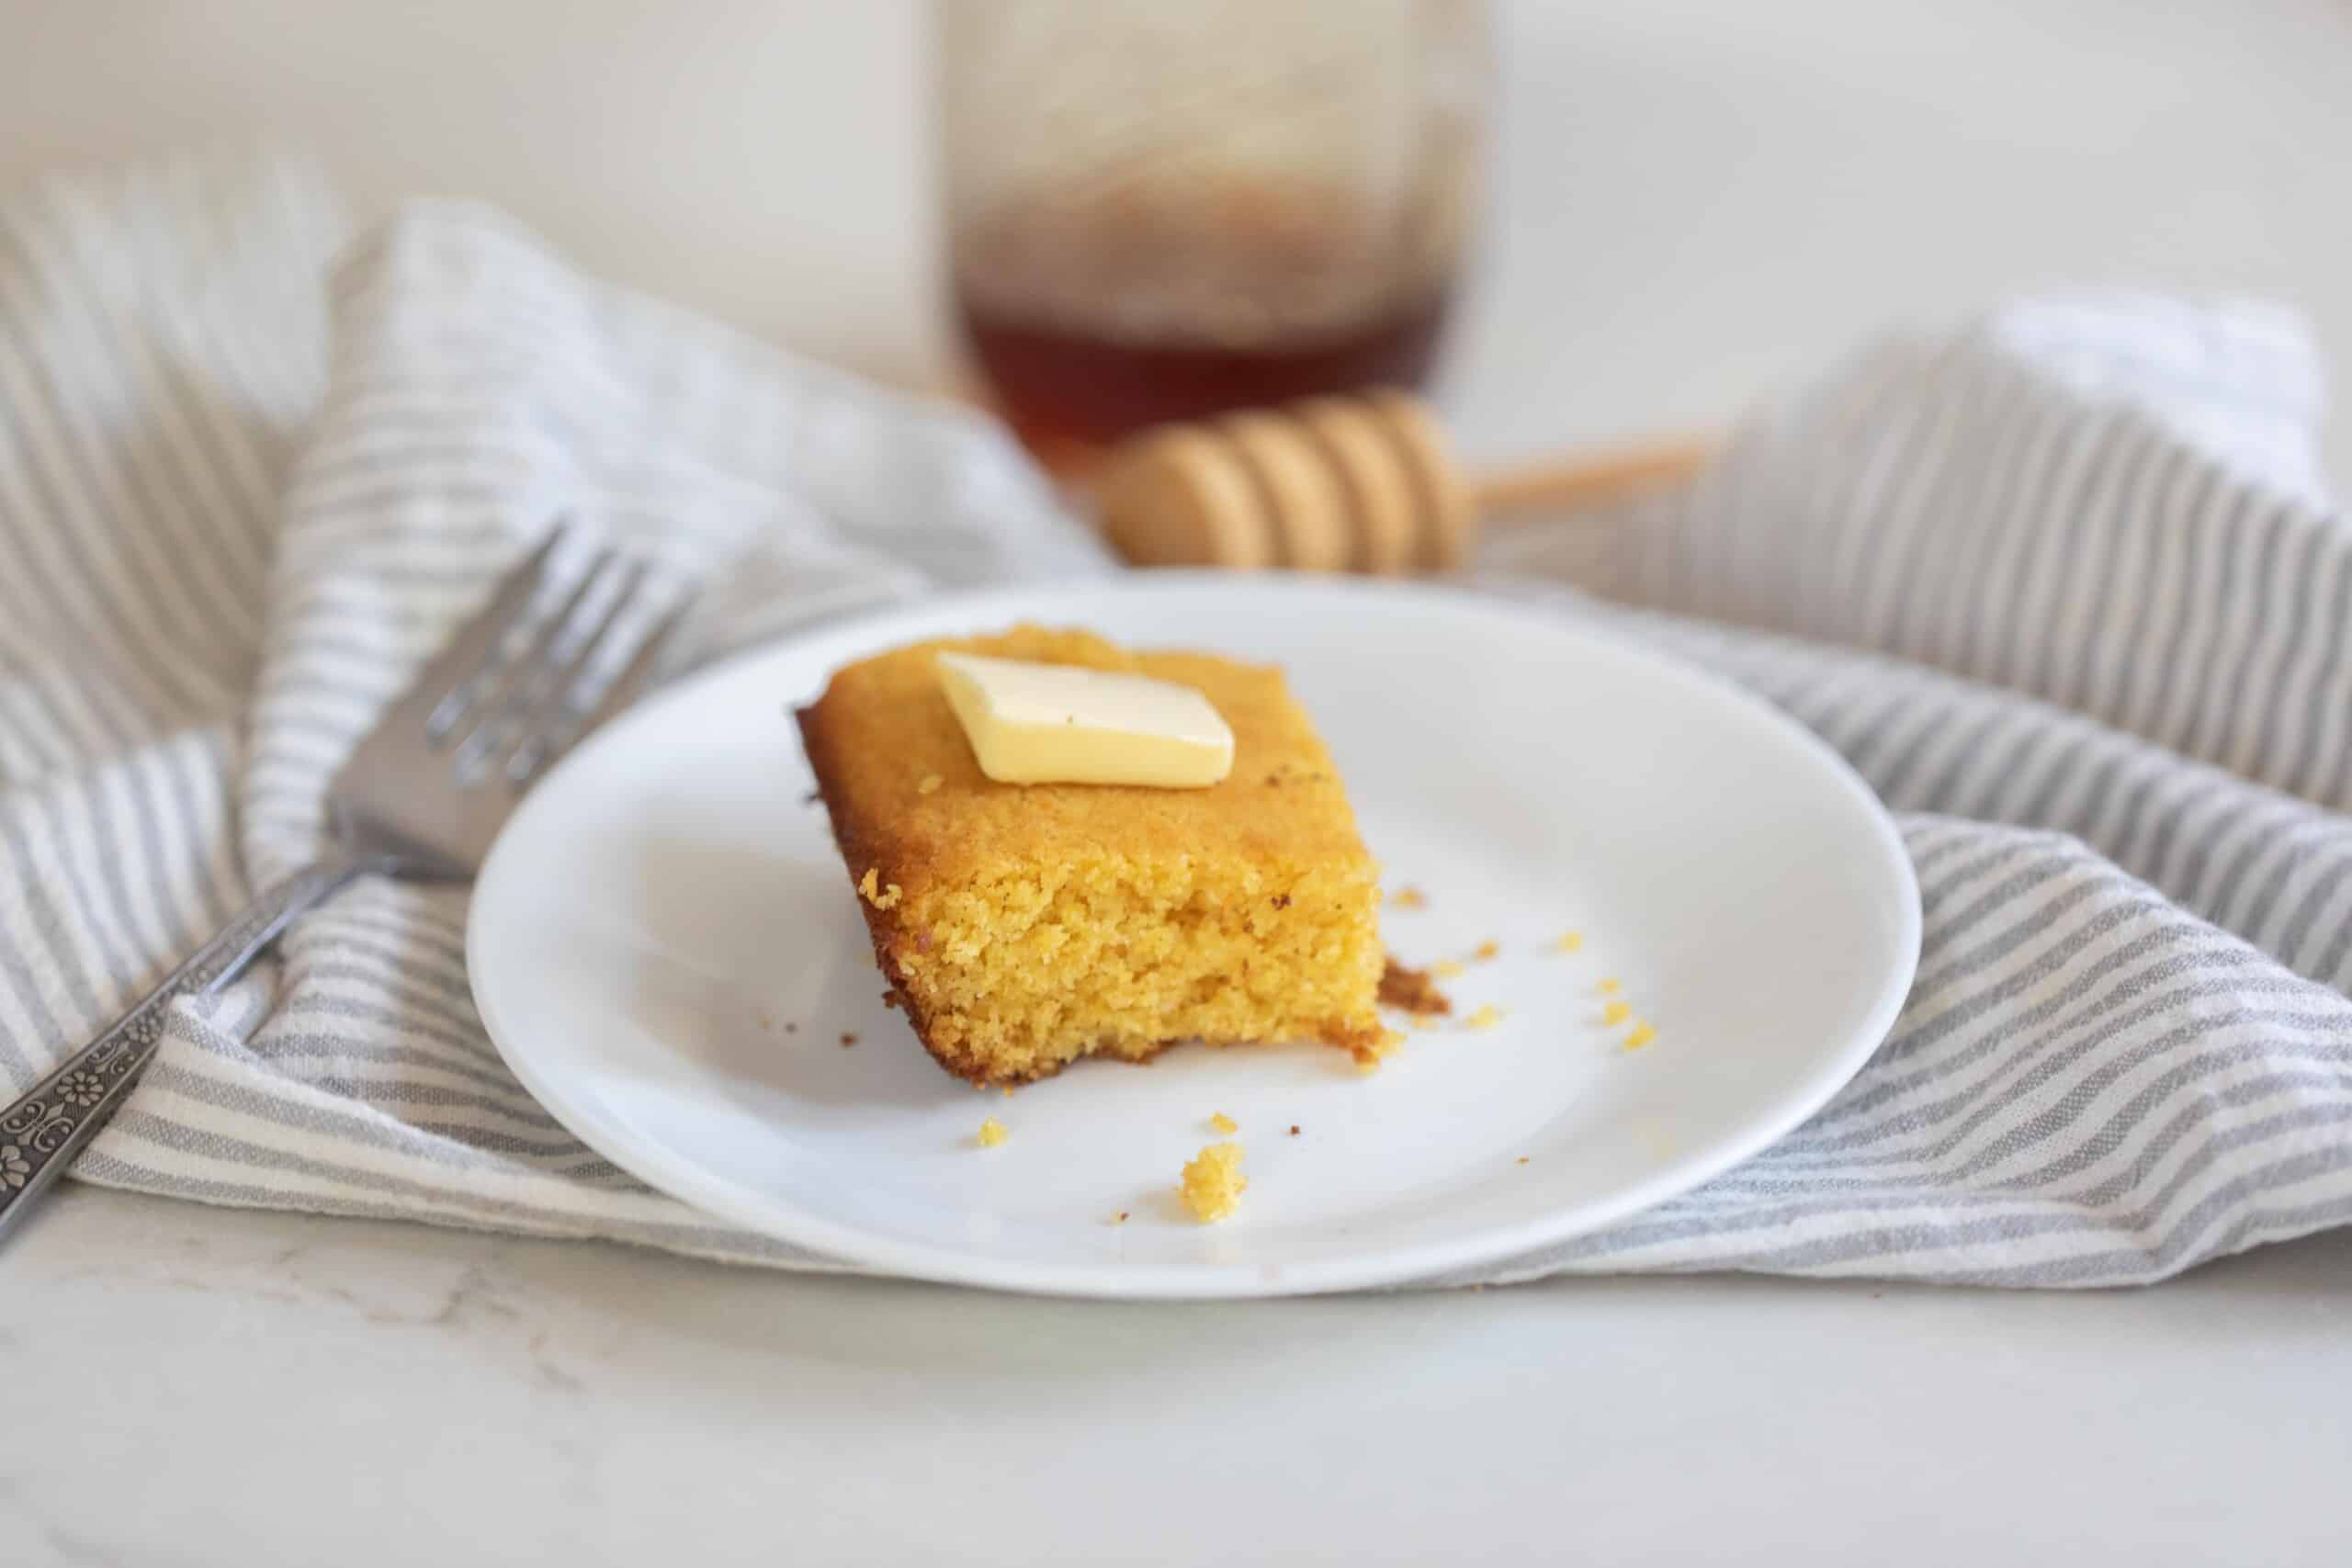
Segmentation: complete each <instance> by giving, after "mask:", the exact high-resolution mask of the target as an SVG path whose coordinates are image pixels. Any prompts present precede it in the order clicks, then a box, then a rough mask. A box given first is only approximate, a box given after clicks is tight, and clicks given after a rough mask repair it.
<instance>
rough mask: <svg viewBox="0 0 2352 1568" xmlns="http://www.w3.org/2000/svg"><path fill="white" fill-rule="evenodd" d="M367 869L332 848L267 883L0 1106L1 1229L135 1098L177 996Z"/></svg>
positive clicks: (234, 970) (240, 964) (227, 974)
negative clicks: (132, 1003) (143, 992)
mask: <svg viewBox="0 0 2352 1568" xmlns="http://www.w3.org/2000/svg"><path fill="white" fill-rule="evenodd" d="M365 869H367V867H366V864H365V863H363V862H361V861H358V860H356V859H352V858H349V857H345V856H340V855H337V856H331V857H330V858H328V859H326V860H324V861H322V862H320V863H318V864H316V865H312V866H307V867H305V868H304V869H302V870H300V871H298V872H296V873H295V874H293V875H291V876H289V877H288V878H287V879H286V880H285V881H283V882H280V883H278V884H277V886H274V887H271V888H269V889H268V890H267V891H266V892H265V893H263V894H262V895H261V897H257V898H255V899H254V901H253V902H252V903H250V904H248V905H246V906H245V908H244V910H243V913H241V914H239V915H238V916H237V918H236V919H233V920H232V921H230V922H229V926H228V929H227V930H225V931H222V932H221V933H220V935H219V936H216V937H214V938H213V939H212V940H211V941H210V942H206V943H205V944H204V945H203V946H202V947H200V948H198V949H197V951H196V955H195V956H194V957H192V958H190V959H189V960H188V961H187V963H185V964H181V965H180V966H179V967H178V968H177V969H175V970H174V971H172V973H171V974H170V975H168V976H164V981H163V983H162V984H161V985H159V986H157V987H155V988H154V989H153V990H152V991H150V992H148V993H147V996H146V998H145V999H144V1000H142V1001H141V1002H140V1004H139V1005H138V1006H137V1007H134V1008H132V1009H131V1010H130V1011H129V1012H127V1013H125V1014H123V1015H122V1016H121V1017H120V1018H119V1019H117V1020H116V1021H114V1023H113V1025H112V1026H111V1027H110V1028H108V1029H107V1031H106V1032H104V1033H102V1034H100V1035H99V1036H98V1037H97V1038H96V1040H93V1041H91V1042H90V1043H88V1044H87V1045H85V1046H83V1047H82V1049H81V1050H79V1051H77V1052H75V1053H74V1055H71V1056H68V1057H67V1058H66V1059H65V1060H64V1061H63V1062H62V1064H60V1065H59V1066H58V1068H57V1070H56V1071H55V1072H53V1073H51V1074H50V1075H49V1077H45V1078H43V1079H41V1080H40V1082H39V1083H37V1084H35V1085H33V1087H32V1089H30V1090H29V1091H28V1092H27V1093H26V1094H25V1095H24V1096H23V1097H22V1098H20V1099H18V1100H17V1101H16V1102H15V1103H14V1104H12V1105H10V1106H8V1107H7V1108H6V1110H5V1111H0V1235H6V1232H7V1230H8V1228H9V1225H10V1224H11V1223H12V1222H13V1221H14V1220H15V1218H16V1217H17V1214H18V1213H21V1212H23V1211H24V1210H26V1209H28V1208H29V1207H31V1203H30V1200H31V1199H33V1198H34V1197H35V1196H37V1195H38V1194H39V1193H40V1191H41V1190H42V1189H44V1188H46V1187H47V1186H48V1185H49V1184H50V1183H51V1182H52V1181H54V1180H56V1179H57V1177H58V1175H59V1173H60V1172H62V1171H63V1170H64V1168H66V1167H67V1166H68V1165H71V1164H72V1163H73V1161H74V1156H75V1155H77V1154H79V1153H80V1152H81V1150H82V1146H83V1145H85V1144H87V1143H88V1142H89V1141H90V1140H91V1138H93V1137H95V1136H96V1134H97V1131H98V1129H99V1128H100V1127H102V1126H104V1125H105V1124H106V1121H107V1117H109V1116H111V1115H113V1114H114V1112H115V1110H116V1108H117V1107H119V1106H120V1105H121V1103H122V1102H123V1101H124V1100H128V1099H129V1098H130V1089H131V1086H132V1085H133V1084H135V1083H137V1082H138V1081H139V1074H140V1071H141V1068H143V1067H145V1066H147V1062H148V1059H149V1058H150V1057H152V1056H153V1055H154V1054H155V1046H156V1043H158V1042H159V1041H161V1040H162V1039H163V1037H164V1014H165V1013H166V1012H168V1011H169V1010H170V1009H171V1005H172V1003H173V1002H174V1001H175V1000H177V999H178V998H181V997H186V996H196V995H198V994H200V993H202V992H205V991H208V990H211V989H213V988H215V987H220V986H224V985H226V984H228V983H229V982H230V981H232V980H233V979H235V978H236V977H237V976H239V975H241V974H243V973H244V970H245V966H246V965H247V964H251V963H252V962H253V961H254V959H255V958H256V957H258V956H259V955H260V954H261V953H262V952H263V951H264V950H265V949H266V948H267V947H268V946H269V944H270V943H271V942H276V941H277V937H278V933H279V932H281V931H284V930H285V929H286V925H287V922H288V921H289V920H291V919H293V918H294V917H295V916H297V915H299V914H300V913H301V912H302V911H303V910H305V909H308V908H311V906H312V905H314V904H317V903H319V902H320V901H322V899H324V898H325V897H327V896H328V895H329V894H331V893H333V892H334V891H335V889H337V888H339V887H341V886H343V885H344V884H345V883H346V882H348V881H350V880H351V879H352V878H353V877H354V876H356V875H357V874H359V873H360V872H362V871H364V870H365Z"/></svg>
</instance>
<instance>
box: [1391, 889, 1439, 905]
mask: <svg viewBox="0 0 2352 1568" xmlns="http://www.w3.org/2000/svg"><path fill="white" fill-rule="evenodd" d="M1388 901H1389V902H1390V903H1391V904H1394V905H1396V906H1397V908H1400V909H1426V908H1429V907H1430V896H1429V895H1428V894H1426V893H1424V892H1422V891H1421V890H1420V889H1419V888H1418V887H1399V888H1398V889H1397V897H1394V898H1391V899H1390V900H1388Z"/></svg>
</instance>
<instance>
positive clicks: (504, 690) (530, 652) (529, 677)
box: [439, 549, 617, 756]
mask: <svg viewBox="0 0 2352 1568" xmlns="http://www.w3.org/2000/svg"><path fill="white" fill-rule="evenodd" d="M616 558H617V555H616V552H615V551H612V550H609V549H606V550H598V551H597V552H596V556H595V558H594V559H593V560H591V561H590V562H589V563H588V569H587V570H585V571H582V573H581V574H580V575H579V577H578V578H577V579H576V580H574V581H573V582H572V584H571V591H570V592H566V593H565V594H564V596H563V603H561V604H558V605H557V606H556V607H555V608H554V609H552V610H550V611H548V614H547V615H543V616H541V617H540V619H539V624H538V625H537V626H534V627H532V628H531V640H530V644H529V646H528V647H526V648H525V649H523V651H522V652H521V653H519V654H517V655H516V656H515V658H513V659H511V660H507V661H506V662H505V663H504V664H503V665H501V666H500V667H499V668H498V670H497V671H496V672H495V673H494V674H492V673H489V672H485V674H484V679H483V689H482V690H481V692H479V693H478V694H477V695H476V699H475V701H473V702H472V703H471V704H469V705H468V707H467V709H466V711H465V712H463V713H461V714H459V715H458V717H457V719H456V721H455V722H454V723H453V724H451V725H450V726H449V727H448V728H447V729H445V730H444V731H443V732H442V734H441V735H440V737H439V739H440V742H441V744H443V745H447V746H456V747H457V748H458V751H459V754H460V756H464V755H466V753H467V748H468V747H469V746H472V745H475V743H476V742H477V741H479V742H481V743H483V744H486V745H490V746H495V745H497V744H498V743H499V737H498V736H497V735H496V734H495V733H494V731H493V727H494V726H495V725H496V724H497V723H498V722H499V721H500V720H501V719H504V718H512V719H517V720H519V719H520V718H521V717H522V716H523V714H524V711H525V710H526V709H527V708H529V707H531V706H532V705H534V704H535V703H536V702H537V699H538V683H539V682H541V681H542V680H544V679H545V678H546V676H547V674H548V671H549V669H550V668H551V666H550V664H549V662H548V659H549V655H551V654H552V653H553V652H554V651H555V645H556V643H557V641H558V639H560V637H562V635H563V628H564V627H565V626H568V625H569V624H570V623H571V617H572V616H574V615H578V614H579V613H580V606H581V604H582V603H584V602H585V601H586V600H587V597H588V592H589V590H590V589H592V588H594V586H595V585H596V579H597V578H599V577H601V576H602V575H604V571H605V568H606V567H608V566H610V565H611V564H612V563H613V561H614V560H615V559H616ZM556 673H557V674H558V675H559V676H561V675H562V674H563V671H556ZM475 749H476V750H480V749H481V748H480V747H479V746H476V747H475Z"/></svg>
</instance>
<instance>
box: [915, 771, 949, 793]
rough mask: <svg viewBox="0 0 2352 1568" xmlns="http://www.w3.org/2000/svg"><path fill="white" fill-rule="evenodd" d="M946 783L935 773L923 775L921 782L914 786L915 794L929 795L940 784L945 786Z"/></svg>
mask: <svg viewBox="0 0 2352 1568" xmlns="http://www.w3.org/2000/svg"><path fill="white" fill-rule="evenodd" d="M946 782H947V781H946V780H945V779H943V778H941V777H940V776H939V775H938V774H937V773H925V774H923V776H922V780H921V781H920V782H919V783H917V784H916V785H915V793H916V794H917V795H929V794H930V793H931V792H932V791H933V790H935V789H937V788H938V787H939V786H940V785H941V784H945V783H946Z"/></svg>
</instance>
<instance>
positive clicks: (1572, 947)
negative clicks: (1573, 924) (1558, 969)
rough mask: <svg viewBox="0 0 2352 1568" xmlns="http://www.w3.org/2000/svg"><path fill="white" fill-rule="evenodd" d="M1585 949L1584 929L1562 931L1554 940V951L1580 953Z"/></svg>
mask: <svg viewBox="0 0 2352 1568" xmlns="http://www.w3.org/2000/svg"><path fill="white" fill-rule="evenodd" d="M1583 949H1584V932H1582V931H1562V932H1561V933H1560V934H1559V935H1558V936H1557V937H1555V938H1554V939H1553V942H1552V951H1553V952H1555V953H1579V952H1582V951H1583Z"/></svg>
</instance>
